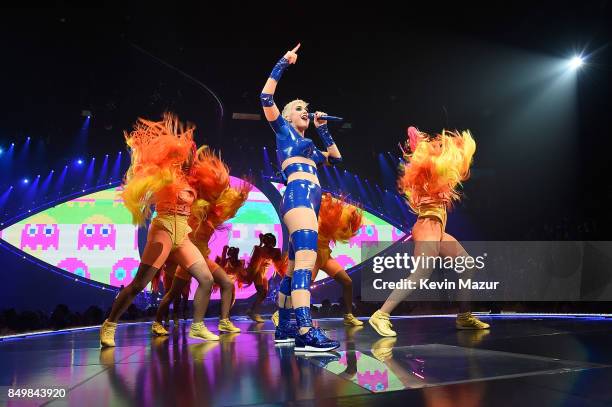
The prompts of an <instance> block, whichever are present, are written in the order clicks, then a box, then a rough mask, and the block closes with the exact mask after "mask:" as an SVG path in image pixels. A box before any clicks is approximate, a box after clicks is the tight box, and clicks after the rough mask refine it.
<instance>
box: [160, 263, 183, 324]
mask: <svg viewBox="0 0 612 407" xmlns="http://www.w3.org/2000/svg"><path fill="white" fill-rule="evenodd" d="M177 267H178V266H177V265H176V264H172V263H170V262H166V263H165V264H164V265H163V266H162V268H161V270H160V271H158V272H157V274H156V275H155V277H153V280H151V287H152V290H153V292H159V283H160V282H162V283H163V285H164V295H165V294H166V293H168V291H170V287H172V280H173V279H174V274H175V272H176V268H177ZM189 289H190V287H189V285H187V286H186V287H185V288H184V289H183V291H182V292H181V295H178V296H176V298H175V299H174V301H173V303H172V304H173V307H172V319H173V321H174V326H175V327H178V325H179V318H180V317H179V315H180V311H181V305H182V308H183V312H182V315H183V319H186V314H187V301H188V299H189V292H190V290H189ZM164 326H165V327H169V326H170V312H168V313H166V318H165V321H164Z"/></svg>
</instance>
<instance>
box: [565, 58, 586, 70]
mask: <svg viewBox="0 0 612 407" xmlns="http://www.w3.org/2000/svg"><path fill="white" fill-rule="evenodd" d="M582 64H584V59H582V57H580V56H575V57H574V58H572V59H570V62H569V66H570V68H572V69H578V68H580V67H581V66H582Z"/></svg>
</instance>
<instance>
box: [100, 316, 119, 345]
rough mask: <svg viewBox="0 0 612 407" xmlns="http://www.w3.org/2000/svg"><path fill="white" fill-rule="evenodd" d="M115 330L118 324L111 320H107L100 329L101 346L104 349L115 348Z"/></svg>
mask: <svg viewBox="0 0 612 407" xmlns="http://www.w3.org/2000/svg"><path fill="white" fill-rule="evenodd" d="M115 329H117V323H116V322H110V321H109V320H105V321H104V323H103V324H102V326H101V327H100V345H101V346H102V347H103V348H106V347H112V346H115Z"/></svg>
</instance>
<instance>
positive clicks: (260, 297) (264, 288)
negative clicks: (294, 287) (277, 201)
mask: <svg viewBox="0 0 612 407" xmlns="http://www.w3.org/2000/svg"><path fill="white" fill-rule="evenodd" d="M271 264H274V268H275V270H276V273H277V274H279V275H281V276H284V275H285V274H286V271H287V259H286V258H283V256H282V253H281V251H280V249H278V248H277V247H276V236H274V235H273V234H272V233H266V234H265V235H264V234H261V233H260V234H259V246H254V247H253V252H252V253H251V260H250V261H249V266H248V267H247V269H246V274H245V275H243V276H242V275H241V276H238V277H239V279H240V281H241V284H242V285H246V286H248V285H251V284H254V285H255V290H256V291H257V294H256V296H255V301H254V302H253V305H251V308H249V309H248V311H247V312H246V314H247V315H248V317H249V318H251V319H252V320H253V321H255V322H257V323H262V322H264V319H263V318H262V317H261V315H259V314H258V313H257V311H258V310H259V306H260V305H261V303H262V302H263V301H264V300H265V299H266V297H267V296H268V279H267V278H266V271H267V270H268V267H270V265H271Z"/></svg>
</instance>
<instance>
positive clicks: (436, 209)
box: [418, 204, 448, 233]
mask: <svg viewBox="0 0 612 407" xmlns="http://www.w3.org/2000/svg"><path fill="white" fill-rule="evenodd" d="M418 217H419V218H434V219H437V220H439V221H440V223H442V233H444V231H445V230H446V221H447V219H448V215H447V213H446V207H445V206H444V205H443V204H441V205H440V204H438V205H422V206H421V207H419V214H418Z"/></svg>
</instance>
